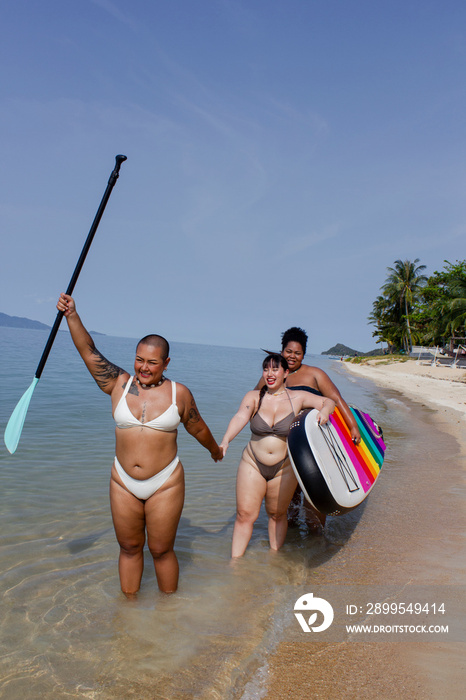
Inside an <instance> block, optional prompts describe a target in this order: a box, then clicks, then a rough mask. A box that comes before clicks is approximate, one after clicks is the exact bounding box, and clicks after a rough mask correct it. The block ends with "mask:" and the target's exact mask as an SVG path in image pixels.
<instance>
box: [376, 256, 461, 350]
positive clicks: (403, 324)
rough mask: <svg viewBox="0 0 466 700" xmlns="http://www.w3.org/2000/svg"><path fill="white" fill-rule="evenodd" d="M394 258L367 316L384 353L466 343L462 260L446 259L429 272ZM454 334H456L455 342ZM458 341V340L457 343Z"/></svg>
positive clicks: (415, 264)
mask: <svg viewBox="0 0 466 700" xmlns="http://www.w3.org/2000/svg"><path fill="white" fill-rule="evenodd" d="M419 262H420V260H419V258H416V259H415V260H414V261H410V260H396V261H395V262H394V264H393V267H388V268H387V272H388V276H387V279H386V280H385V283H384V284H383V285H382V287H381V288H380V292H381V293H380V295H379V296H378V297H377V299H376V300H375V301H374V302H373V304H372V312H371V314H370V316H369V317H368V320H369V323H370V324H372V325H374V327H375V330H374V332H373V334H372V336H373V337H376V338H377V342H378V343H386V344H387V347H388V350H389V352H394V351H397V350H403V351H404V352H406V353H409V352H411V349H412V347H413V344H414V345H431V346H437V345H439V346H442V347H445V346H447V345H450V344H451V341H452V340H453V341H454V342H455V341H456V344H463V345H466V260H457V261H456V262H455V263H450V262H448V261H447V260H444V267H443V269H442V270H440V271H439V272H434V274H433V275H431V276H430V277H428V276H426V275H425V274H424V271H425V269H426V266H425V265H419V264H418V263H419ZM457 339H460V340H459V341H458V340H457ZM461 341H462V342H461Z"/></svg>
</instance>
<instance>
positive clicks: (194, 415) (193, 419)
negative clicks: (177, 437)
mask: <svg viewBox="0 0 466 700" xmlns="http://www.w3.org/2000/svg"><path fill="white" fill-rule="evenodd" d="M176 387H177V403H178V405H179V407H180V408H181V410H180V415H181V422H182V423H183V425H184V427H185V428H186V430H187V432H188V433H189V434H190V435H192V436H193V437H194V438H196V440H197V441H198V442H199V443H200V444H201V445H202V446H203V447H205V448H206V450H208V451H209V452H210V456H211V457H212V459H213V460H214V462H218V461H220V460H222V459H223V452H222V450H221V449H220V447H219V446H218V445H217V442H216V441H215V439H214V437H213V435H212V433H211V432H210V430H209V428H208V427H207V424H206V422H205V421H204V419H203V418H202V416H201V414H200V413H199V410H198V408H197V406H196V402H195V400H194V396H193V395H192V394H191V392H190V391H189V389H188V387H186V386H184V385H183V384H177V385H176Z"/></svg>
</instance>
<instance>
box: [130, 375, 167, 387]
mask: <svg viewBox="0 0 466 700" xmlns="http://www.w3.org/2000/svg"><path fill="white" fill-rule="evenodd" d="M136 381H137V383H138V384H139V386H142V387H144V389H152V388H153V387H154V386H160V385H161V384H163V383H164V381H165V377H162V379H161V380H160V381H159V382H157V384H142V382H140V381H139V379H138V378H137V377H136Z"/></svg>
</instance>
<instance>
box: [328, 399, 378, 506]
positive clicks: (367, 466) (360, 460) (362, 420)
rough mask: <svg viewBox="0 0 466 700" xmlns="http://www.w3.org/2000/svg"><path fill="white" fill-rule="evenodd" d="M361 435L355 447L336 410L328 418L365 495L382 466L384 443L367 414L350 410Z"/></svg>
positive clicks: (355, 409)
mask: <svg viewBox="0 0 466 700" xmlns="http://www.w3.org/2000/svg"><path fill="white" fill-rule="evenodd" d="M351 412H352V414H353V415H354V417H355V419H356V422H357V424H358V428H359V432H360V434H361V442H360V444H359V445H355V444H354V442H353V440H352V439H351V433H350V431H349V428H348V426H347V425H346V423H345V421H344V419H343V416H342V415H341V413H340V411H339V409H338V408H335V411H334V412H333V413H332V415H331V416H330V422H331V424H332V425H333V427H334V428H335V430H336V432H337V433H338V436H339V438H340V440H341V442H342V443H343V445H344V447H345V450H346V453H347V455H348V457H349V458H350V459H351V462H352V464H353V466H354V469H355V471H356V473H357V475H358V477H359V481H360V484H361V486H362V488H363V490H364V492H365V493H367V492H368V491H369V490H370V489H371V487H372V485H373V484H374V482H375V480H376V479H377V477H378V475H379V472H380V469H381V467H382V464H383V458H384V453H385V450H386V447H385V443H384V441H383V439H382V437H381V436H380V434H379V429H378V427H377V426H376V425H375V423H374V421H373V420H372V418H371V417H370V415H369V414H368V413H362V411H360V410H359V409H357V408H353V407H352V408H351Z"/></svg>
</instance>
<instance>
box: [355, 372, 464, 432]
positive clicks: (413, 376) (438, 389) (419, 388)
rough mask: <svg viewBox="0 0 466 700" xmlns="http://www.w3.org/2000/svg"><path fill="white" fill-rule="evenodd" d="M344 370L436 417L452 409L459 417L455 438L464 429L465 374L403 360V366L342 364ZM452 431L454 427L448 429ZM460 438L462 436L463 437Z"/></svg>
mask: <svg viewBox="0 0 466 700" xmlns="http://www.w3.org/2000/svg"><path fill="white" fill-rule="evenodd" d="M344 367H345V369H347V370H348V371H350V372H352V373H353V374H357V375H359V376H362V377H366V378H367V379H371V380H372V381H373V382H376V383H377V384H379V385H380V386H384V387H388V388H390V389H394V390H396V391H399V392H401V393H402V394H404V395H405V396H408V397H409V398H411V399H413V400H414V401H418V402H420V403H422V404H427V405H429V406H430V407H431V408H434V409H436V410H437V411H438V412H439V413H442V412H444V411H445V409H453V410H454V411H456V412H458V413H459V414H460V415H459V416H458V417H457V421H456V423H455V422H454V421H453V422H452V425H453V426H455V425H458V426H459V427H460V430H456V434H457V435H458V438H460V437H461V429H462V430H463V432H464V428H465V427H466V425H465V424H464V421H466V370H465V369H457V368H456V367H451V366H445V365H435V364H432V363H431V362H423V361H420V362H418V361H416V360H412V359H410V360H407V361H405V362H390V361H387V360H368V361H367V362H364V363H360V364H356V363H353V362H345V363H344ZM450 429H451V430H455V428H454V427H450ZM463 438H464V435H463Z"/></svg>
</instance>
